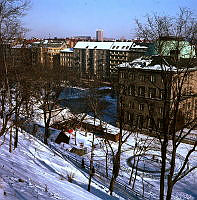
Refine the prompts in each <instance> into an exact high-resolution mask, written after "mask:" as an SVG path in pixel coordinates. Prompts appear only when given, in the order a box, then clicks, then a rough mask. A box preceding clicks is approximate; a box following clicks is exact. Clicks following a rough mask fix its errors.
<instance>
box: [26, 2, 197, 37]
mask: <svg viewBox="0 0 197 200" xmlns="http://www.w3.org/2000/svg"><path fill="white" fill-rule="evenodd" d="M180 7H187V8H189V9H191V10H192V11H193V12H194V13H195V14H196V12H197V0H32V6H31V9H30V10H29V11H28V14H27V16H25V18H24V24H25V26H26V27H27V28H29V29H30V32H29V33H28V34H27V36H28V37H31V36H35V37H48V36H49V34H50V36H51V37H55V36H56V37H70V36H77V35H90V36H92V37H95V32H96V29H99V28H101V29H103V30H104V37H113V38H120V37H122V36H124V37H125V38H128V39H131V38H133V37H134V33H135V22H134V19H135V18H138V19H140V20H143V19H144V16H145V15H146V14H152V13H155V12H156V13H158V14H166V15H171V16H174V15H176V13H177V12H178V10H179V8H180Z"/></svg>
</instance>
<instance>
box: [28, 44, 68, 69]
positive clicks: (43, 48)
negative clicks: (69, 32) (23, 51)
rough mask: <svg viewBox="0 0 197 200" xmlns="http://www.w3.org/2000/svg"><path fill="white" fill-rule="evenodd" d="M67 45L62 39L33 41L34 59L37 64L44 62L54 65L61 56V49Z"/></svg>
mask: <svg viewBox="0 0 197 200" xmlns="http://www.w3.org/2000/svg"><path fill="white" fill-rule="evenodd" d="M66 47H67V45H66V42H65V41H60V40H43V41H38V42H34V43H32V49H33V50H32V51H33V52H34V55H33V56H34V60H35V62H37V63H36V64H42V65H46V66H49V67H53V65H54V63H55V64H57V60H59V57H60V51H61V50H63V49H65V48H66Z"/></svg>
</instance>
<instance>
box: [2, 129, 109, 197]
mask: <svg viewBox="0 0 197 200" xmlns="http://www.w3.org/2000/svg"><path fill="white" fill-rule="evenodd" d="M8 147H9V145H8V139H7V138H6V142H5V143H4V144H3V145H1V152H0V199H1V200H4V199H5V200H15V199H18V200H23V199H43V200H44V199H47V200H53V199H62V200H66V199H76V200H83V199H84V200H87V199H95V200H96V199H100V198H99V197H97V196H95V195H93V194H91V193H89V192H87V191H86V189H87V188H86V186H87V183H88V179H87V177H86V176H84V174H83V173H82V172H80V171H79V170H77V169H76V168H75V167H74V166H73V165H72V164H71V163H69V162H68V161H66V160H65V159H64V158H63V157H62V156H60V155H59V154H57V153H56V152H54V151H52V150H50V149H49V148H48V147H47V146H45V145H44V144H42V143H41V142H40V141H39V140H37V139H36V138H34V137H33V136H30V135H29V134H27V133H23V134H22V133H20V134H19V146H18V148H17V149H16V150H14V151H13V152H12V153H9V151H8ZM72 173H73V174H74V178H73V182H74V183H76V184H74V183H70V182H68V181H67V174H72ZM84 184H85V185H84ZM83 187H84V188H85V189H83ZM92 187H93V188H95V189H97V190H98V185H95V184H94V183H92ZM101 193H102V191H101ZM106 195H107V194H106ZM107 196H108V195H107Z"/></svg>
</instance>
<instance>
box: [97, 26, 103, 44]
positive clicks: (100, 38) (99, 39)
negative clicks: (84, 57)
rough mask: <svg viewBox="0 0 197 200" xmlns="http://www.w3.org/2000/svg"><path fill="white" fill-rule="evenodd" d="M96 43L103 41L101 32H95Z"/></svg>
mask: <svg viewBox="0 0 197 200" xmlns="http://www.w3.org/2000/svg"><path fill="white" fill-rule="evenodd" d="M96 41H103V30H102V29H98V30H96Z"/></svg>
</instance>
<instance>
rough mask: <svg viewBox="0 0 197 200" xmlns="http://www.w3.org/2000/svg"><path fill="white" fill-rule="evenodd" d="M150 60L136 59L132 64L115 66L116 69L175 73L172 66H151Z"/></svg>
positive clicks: (174, 68)
mask: <svg viewBox="0 0 197 200" xmlns="http://www.w3.org/2000/svg"><path fill="white" fill-rule="evenodd" d="M151 63H152V59H144V58H138V59H135V60H133V61H132V62H126V63H122V64H120V65H118V66H117V68H119V69H120V68H135V69H143V70H156V71H161V70H164V71H176V70H177V68H176V67H173V66H167V65H162V66H161V65H159V64H155V65H151Z"/></svg>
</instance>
